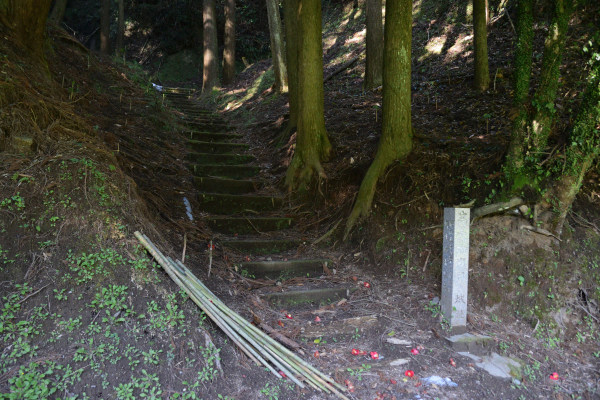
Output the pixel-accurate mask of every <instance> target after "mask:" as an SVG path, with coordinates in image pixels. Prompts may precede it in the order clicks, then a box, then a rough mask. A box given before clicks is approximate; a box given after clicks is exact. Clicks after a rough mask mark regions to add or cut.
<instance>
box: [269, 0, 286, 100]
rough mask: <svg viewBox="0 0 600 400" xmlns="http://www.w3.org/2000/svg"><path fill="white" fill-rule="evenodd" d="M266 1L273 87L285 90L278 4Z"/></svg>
mask: <svg viewBox="0 0 600 400" xmlns="http://www.w3.org/2000/svg"><path fill="white" fill-rule="evenodd" d="M266 2H267V17H268V19H269V34H270V36H271V57H272V59H273V70H274V72H275V84H274V89H275V90H276V91H278V92H287V90H288V75H287V68H286V65H285V50H284V43H283V33H282V29H281V18H280V16H279V5H278V1H277V0H266Z"/></svg>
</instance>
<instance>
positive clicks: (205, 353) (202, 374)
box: [198, 344, 221, 382]
mask: <svg viewBox="0 0 600 400" xmlns="http://www.w3.org/2000/svg"><path fill="white" fill-rule="evenodd" d="M199 350H200V353H201V354H202V357H203V358H204V366H203V367H202V369H201V370H200V371H198V379H199V380H200V381H201V382H211V381H213V380H214V379H215V378H216V377H217V373H218V371H217V369H216V368H215V364H216V361H217V360H220V358H219V352H220V351H221V350H220V349H217V348H216V347H215V346H213V345H212V344H209V345H208V346H207V347H200V349H199Z"/></svg>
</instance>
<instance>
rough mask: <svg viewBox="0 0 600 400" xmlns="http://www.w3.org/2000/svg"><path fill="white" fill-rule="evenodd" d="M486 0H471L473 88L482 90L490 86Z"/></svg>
mask: <svg viewBox="0 0 600 400" xmlns="http://www.w3.org/2000/svg"><path fill="white" fill-rule="evenodd" d="M487 23H488V2H487V0H473V36H474V39H473V42H474V44H475V88H476V89H478V90H480V91H482V92H484V91H486V90H487V89H488V88H489V87H490V72H489V68H488V47H487Z"/></svg>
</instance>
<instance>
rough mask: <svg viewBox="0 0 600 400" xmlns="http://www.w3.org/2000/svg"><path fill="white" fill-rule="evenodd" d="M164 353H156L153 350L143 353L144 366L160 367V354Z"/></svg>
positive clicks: (160, 351)
mask: <svg viewBox="0 0 600 400" xmlns="http://www.w3.org/2000/svg"><path fill="white" fill-rule="evenodd" d="M160 353H162V350H159V351H156V350H153V349H150V350H148V351H147V352H146V351H143V352H142V356H143V357H144V364H154V365H158V363H159V362H160V360H159V358H158V356H159V354H160Z"/></svg>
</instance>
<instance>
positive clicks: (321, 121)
mask: <svg viewBox="0 0 600 400" xmlns="http://www.w3.org/2000/svg"><path fill="white" fill-rule="evenodd" d="M298 5H299V6H298V27H299V28H300V31H301V32H300V38H301V39H300V43H299V46H298V47H299V51H298V130H297V136H296V148H295V151H294V157H293V158H292V161H291V163H290V166H289V167H288V170H287V174H286V185H287V186H288V188H289V189H290V190H292V189H295V188H298V187H300V188H306V187H307V185H308V184H309V183H310V182H311V180H312V178H313V175H314V174H315V173H316V174H318V175H319V176H320V177H325V172H324V171H323V167H322V165H321V161H322V160H326V159H327V158H328V157H329V153H330V152H331V144H330V143H329V138H328V137H327V132H326V131H325V116H324V104H323V46H322V38H321V1H320V0H300V1H299V2H298Z"/></svg>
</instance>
